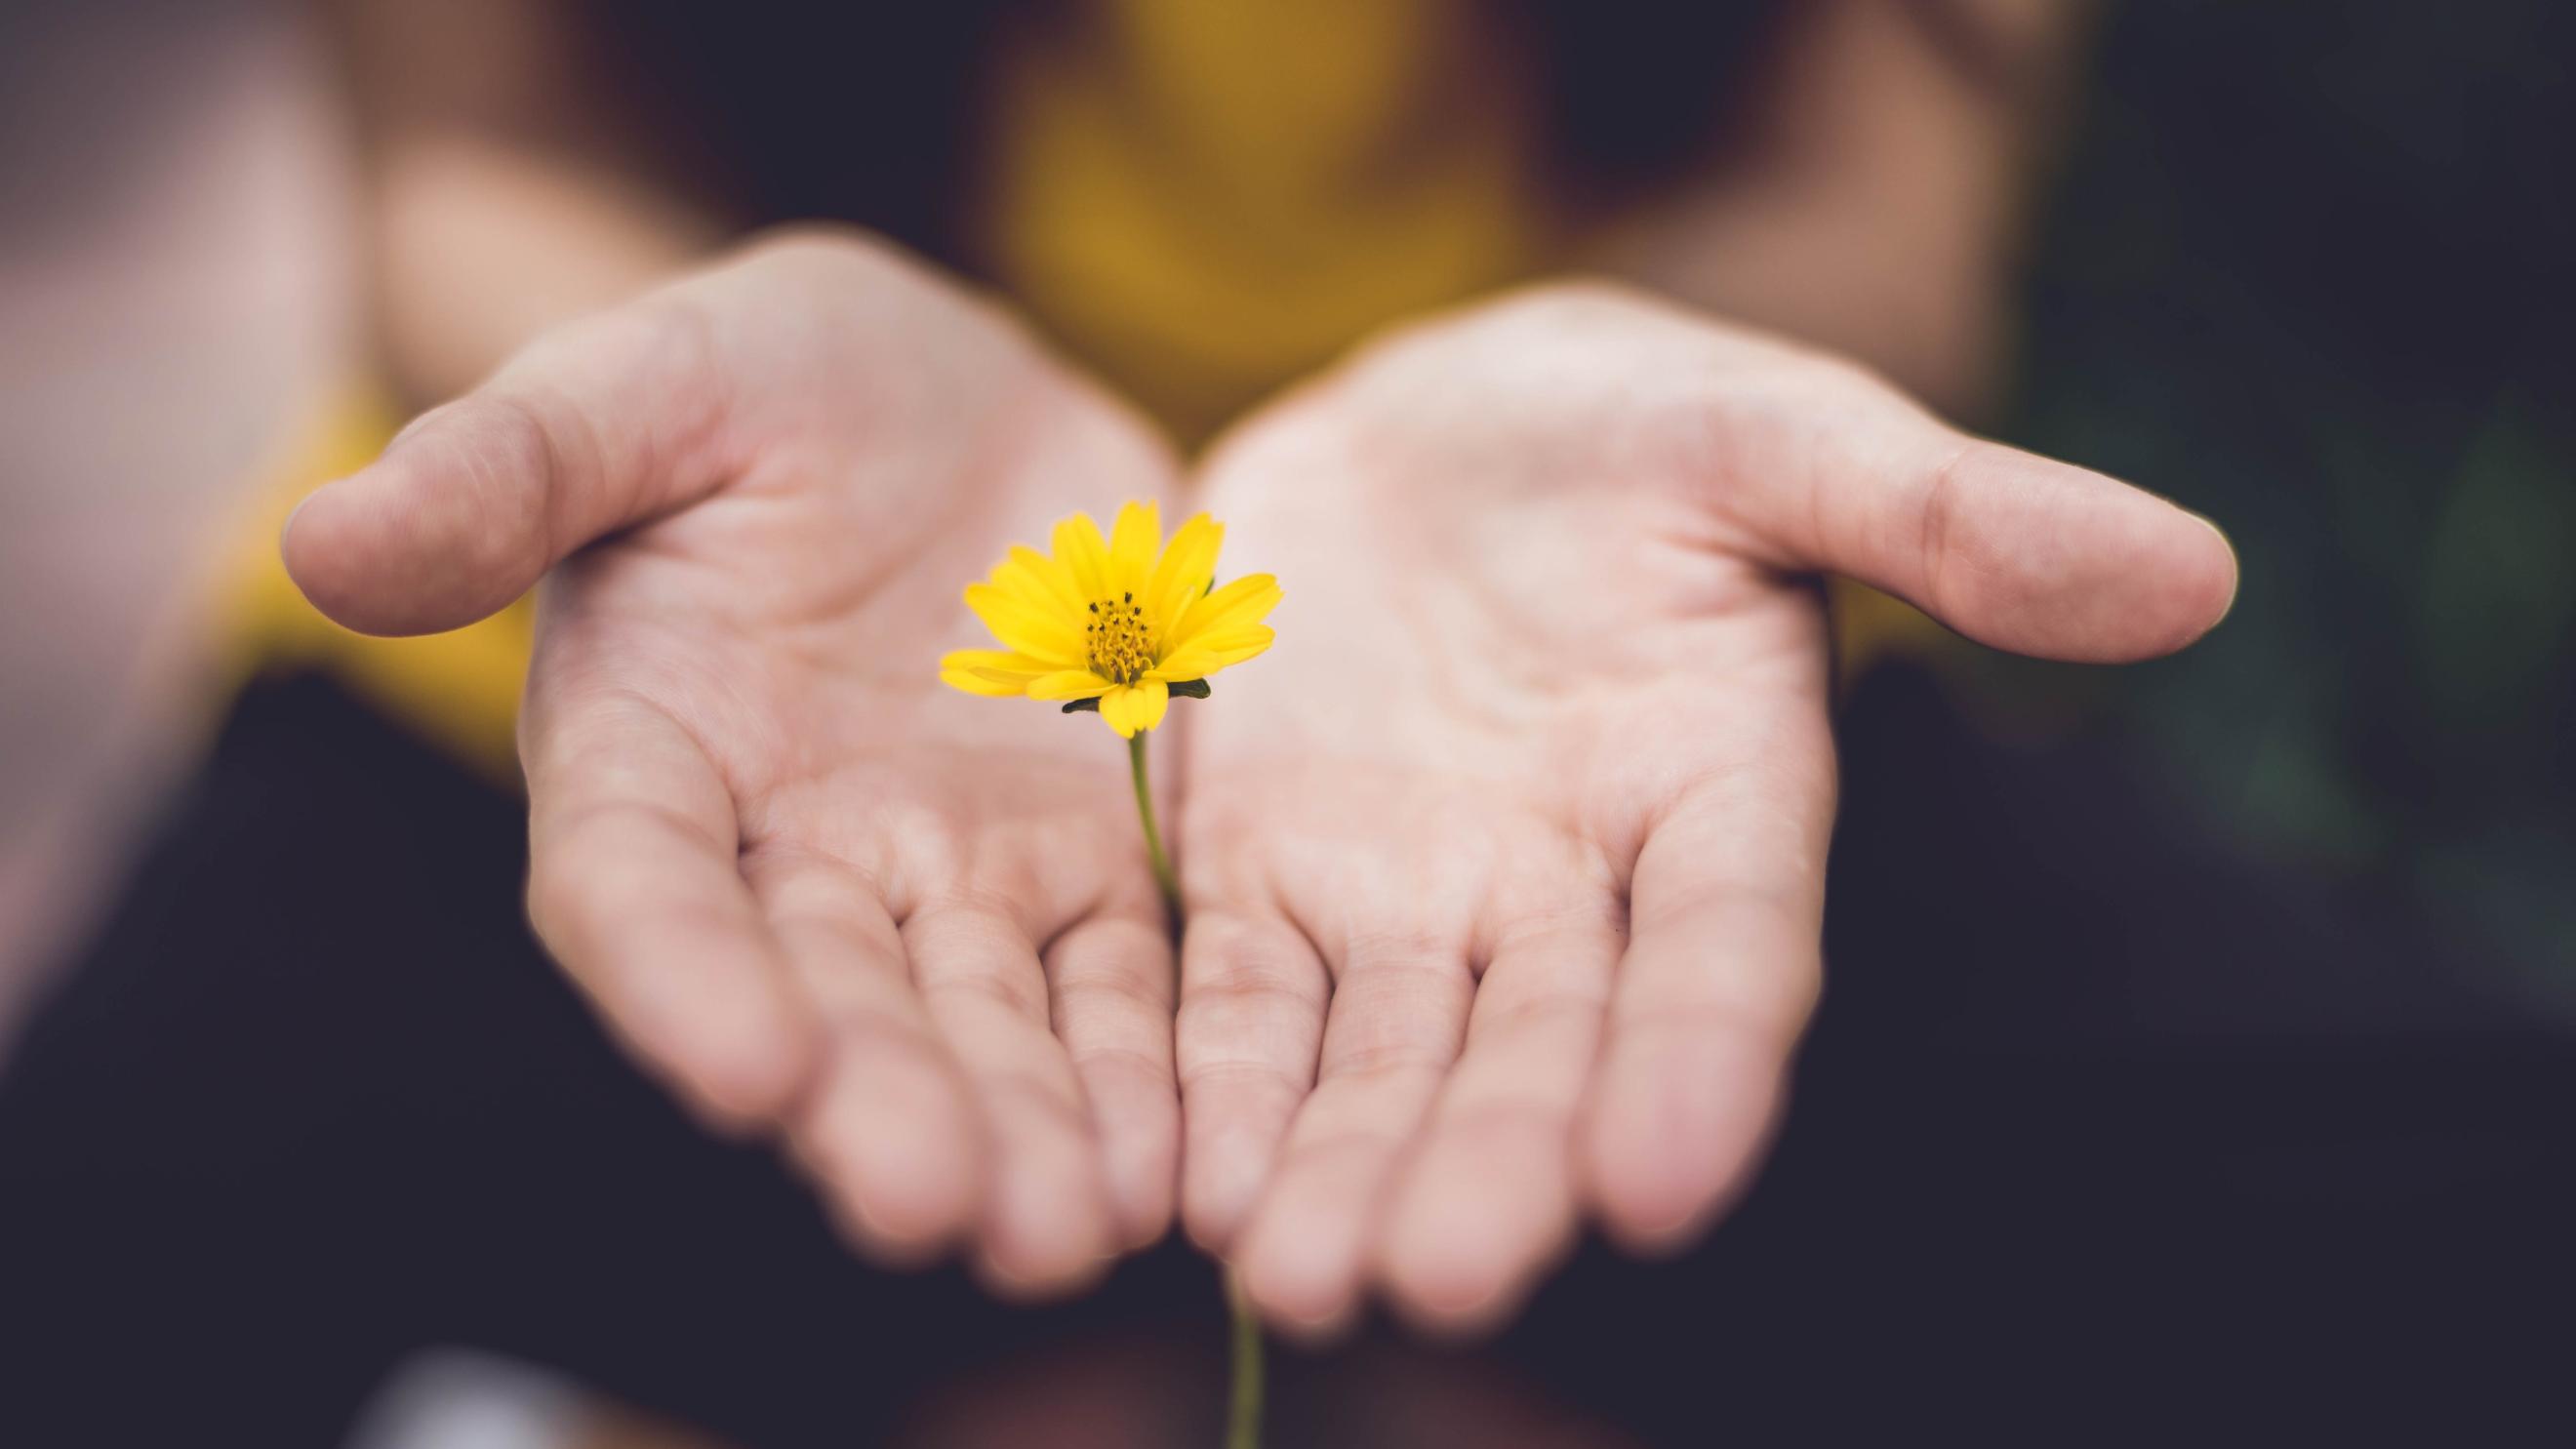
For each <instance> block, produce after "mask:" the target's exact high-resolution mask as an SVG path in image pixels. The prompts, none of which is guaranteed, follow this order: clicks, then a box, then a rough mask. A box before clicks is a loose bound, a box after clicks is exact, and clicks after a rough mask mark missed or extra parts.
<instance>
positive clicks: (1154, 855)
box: [1127, 730, 1181, 924]
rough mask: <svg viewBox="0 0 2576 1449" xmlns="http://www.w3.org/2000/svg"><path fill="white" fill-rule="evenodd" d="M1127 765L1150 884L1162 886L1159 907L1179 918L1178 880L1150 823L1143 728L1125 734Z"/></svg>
mask: <svg viewBox="0 0 2576 1449" xmlns="http://www.w3.org/2000/svg"><path fill="white" fill-rule="evenodd" d="M1127 768H1128V770H1129V772H1130V773H1132V774H1133V775H1135V777H1136V817H1137V818H1138V819H1140V820H1142V821H1144V822H1145V854H1146V856H1147V857H1148V858H1150V859H1151V860H1152V861H1153V863H1154V884H1156V885H1158V886H1161V887H1162V888H1163V908H1164V909H1165V910H1167V911H1169V912H1171V915H1172V920H1173V921H1174V923H1176V924H1177V923H1178V922H1179V921H1180V919H1181V881H1180V877H1178V876H1176V875H1173V874H1172V858H1171V857H1170V856H1168V855H1165V854H1164V853H1163V832H1162V831H1161V830H1160V829H1158V828H1156V827H1155V824H1154V790H1153V787H1152V786H1151V785H1149V784H1147V783H1146V781H1145V731H1143V730H1138V731H1136V733H1134V734H1132V735H1129V736H1128V737H1127Z"/></svg>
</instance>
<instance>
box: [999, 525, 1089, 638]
mask: <svg viewBox="0 0 2576 1449" xmlns="http://www.w3.org/2000/svg"><path fill="white" fill-rule="evenodd" d="M991 583H992V585H993V586H994V587H995V588H997V589H1000V590H1001V591H1002V592H1003V593H1006V594H1008V595H1010V596H1011V597H1012V598H1014V599H1017V600H1019V601H1020V602H1021V603H1023V604H1026V605H1028V606H1029V607H1030V608H1032V609H1035V610H1037V611H1038V612H1039V613H1041V614H1055V615H1061V616H1062V617H1064V618H1067V619H1071V618H1073V617H1074V616H1075V615H1078V614H1080V613H1081V612H1082V600H1081V599H1080V598H1078V597H1076V596H1075V594H1074V592H1073V578H1072V576H1071V575H1070V574H1068V573H1066V572H1065V569H1064V566H1063V565H1061V564H1059V563H1057V562H1056V561H1055V560H1054V559H1051V558H1048V557H1047V556H1046V555H1045V554H1042V553H1040V552H1038V551H1037V550H1036V549H1033V548H1030V547H1028V546H1027V545H1025V544H1022V545H1018V546H1015V547H1013V548H1012V550H1011V556H1010V557H1009V558H1007V559H1004V560H1003V561H1002V562H1000V563H997V564H995V565H993V577H992V579H991ZM1077 627H1079V625H1077Z"/></svg>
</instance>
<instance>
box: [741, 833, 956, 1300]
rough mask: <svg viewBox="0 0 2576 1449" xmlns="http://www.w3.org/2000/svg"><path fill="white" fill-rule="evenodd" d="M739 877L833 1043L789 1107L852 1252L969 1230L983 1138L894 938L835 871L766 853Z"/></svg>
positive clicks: (889, 1256) (905, 1254)
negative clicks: (813, 1081)
mask: <svg viewBox="0 0 2576 1449" xmlns="http://www.w3.org/2000/svg"><path fill="white" fill-rule="evenodd" d="M749 874H750V877H751V881H752V886H753V889H754V890H755V891H756V892H757V894H758V895H759V898H760V901H761V905H762V907H763V909H764V910H765V911H766V912H767V913H768V917H769V923H770V930H771V932H772V934H773V935H774V936H775V937H776V938H777V941H778V943H779V947H780V949H781V950H782V951H783V952H784V953H785V955H786V957H787V960H788V963H789V965H790V967H791V969H792V970H793V971H794V972H795V974H796V976H797V979H798V981H799V982H800V984H801V985H802V986H803V988H804V991H805V995H806V997H807V998H808V999H809V1000H811V1001H812V1002H813V1003H814V1009H815V1012H816V1014H817V1016H818V1017H819V1018H820V1019H821V1023H822V1028H823V1031H824V1033H825V1035H826V1038H827V1040H828V1042H829V1047H830V1050H829V1053H828V1059H827V1062H826V1064H825V1066H824V1068H823V1071H822V1074H821V1081H820V1082H819V1084H818V1085H817V1087H816V1089H815V1091H814V1092H813V1093H812V1094H811V1095H810V1097H809V1099H808V1100H807V1101H806V1102H805V1103H804V1104H803V1106H802V1107H801V1109H800V1110H799V1111H798V1112H797V1113H795V1114H794V1118H793V1125H792V1127H791V1133H790V1135H791V1140H792V1143H793V1145H794V1148H795V1152H796V1155H797V1157H798V1159H799V1160H800V1161H801V1162H802V1163H804V1164H805V1166H806V1167H807V1169H808V1170H809V1171H810V1172H811V1173H812V1174H813V1176H814V1177H815V1178H817V1179H818V1181H819V1182H820V1184H821V1186H822V1187H823V1188H824V1190H825V1192H826V1195H827V1196H828V1197H829V1199H830V1200H831V1202H832V1204H833V1205H834V1207H835V1208H836V1209H837V1211H838V1215H839V1217H840V1219H841V1220H842V1222H843V1223H844V1224H845V1225H846V1226H847V1227H848V1229H849V1231H850V1233H851V1235H852V1236H853V1237H855V1238H856V1239H858V1241H859V1243H860V1245H861V1246H862V1247H863V1248H865V1249H867V1250H869V1251H870V1252H872V1253H873V1254H874V1255H875V1256H877V1257H879V1258H881V1259H885V1260H888V1261H892V1262H897V1263H910V1262H917V1261H921V1260H923V1259H926V1258H929V1257H930V1256H932V1255H933V1254H935V1253H936V1252H937V1251H938V1250H939V1249H940V1248H942V1247H944V1246H946V1245H947V1244H949V1243H951V1242H953V1241H956V1240H958V1239H960V1238H963V1237H965V1236H967V1235H968V1234H969V1233H971V1232H972V1231H973V1229H974V1227H975V1226H976V1224H977V1222H978V1220H979V1217H980V1213H981V1210H982V1202H983V1173H984V1159H985V1157H986V1155H987V1151H988V1144H987V1142H986V1139H985V1133H984V1123H983V1120H982V1117H981V1116H980V1114H979V1113H978V1111H977V1109H976V1107H975V1103H974V1101H973V1099H972V1097H971V1096H970V1095H969V1092H968V1089H967V1085H966V1078H965V1074H964V1072H963V1071H962V1070H961V1069H960V1068H959V1067H958V1065H957V1061H956V1059H955V1058H954V1057H953V1056H951V1055H950V1054H949V1051H948V1048H947V1046H946V1044H945V1043H944V1042H942V1041H941V1040H940V1038H939V1034H938V1032H937V1031H936V1030H935V1029H934V1028H933V1027H932V1025H931V1022H930V1015H929V1012H928V1010H927V1009H926V1008H925V1007H924V1006H923V1004H922V1001H921V997H920V993H919V992H918V991H917V990H916V989H915V988H914V986H913V984H912V976H911V969H910V967H909V966H907V965H906V963H905V961H904V951H903V938H902V936H901V935H900V934H899V933H898V932H897V931H896V930H895V925H894V920H893V918H892V917H890V916H888V915H887V914H886V910H885V907H884V905H883V904H882V902H881V901H880V900H879V898H878V897H877V895H876V894H875V893H874V892H873V891H872V890H870V889H868V887H867V885H866V883H865V882H864V881H863V880H861V879H860V878H859V877H858V876H857V875H856V874H855V873H853V872H851V871H850V870H848V869H847V868H846V867H843V866H840V865H838V864H836V863H833V862H828V861H824V860H820V859H818V858H816V857H812V856H763V857H758V858H755V860H754V861H753V862H752V864H751V866H750V871H749Z"/></svg>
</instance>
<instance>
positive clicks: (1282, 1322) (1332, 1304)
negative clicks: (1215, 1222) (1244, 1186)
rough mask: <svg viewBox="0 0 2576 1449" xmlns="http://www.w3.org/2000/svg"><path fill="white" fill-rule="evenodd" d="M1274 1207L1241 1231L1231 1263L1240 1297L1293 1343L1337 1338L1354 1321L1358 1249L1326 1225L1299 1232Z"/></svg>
mask: <svg viewBox="0 0 2576 1449" xmlns="http://www.w3.org/2000/svg"><path fill="white" fill-rule="evenodd" d="M1273 1206H1275V1205H1266V1206H1265V1208H1264V1211H1263V1212H1262V1213H1261V1214H1260V1215H1259V1216H1258V1217H1256V1218H1254V1219H1253V1221H1252V1222H1251V1223H1250V1224H1249V1225H1247V1226H1246V1227H1245V1229H1244V1230H1243V1233H1242V1241H1241V1245H1240V1247H1239V1249H1238V1250H1237V1252H1236V1254H1235V1256H1234V1258H1233V1262H1234V1265H1235V1269H1236V1271H1237V1273H1238V1274H1239V1276H1240V1281H1241V1282H1242V1284H1243V1293H1244V1296H1245V1297H1246V1298H1247V1299H1249V1300H1250V1301H1251V1303H1252V1305H1253V1306H1254V1308H1256V1309H1257V1310H1259V1312H1260V1314H1261V1316H1262V1318H1263V1320H1264V1321H1266V1322H1268V1323H1270V1324H1271V1325H1272V1326H1273V1327H1275V1328H1278V1329H1279V1330H1280V1331H1281V1332H1283V1333H1286V1334H1288V1335H1290V1336H1292V1337H1295V1338H1297V1339H1300V1340H1303V1341H1307V1342H1324V1341H1327V1340H1330V1339H1332V1338H1335V1337H1338V1336H1339V1335H1340V1334H1341V1333H1342V1332H1343V1331H1344V1330H1346V1329H1347V1328H1348V1327H1349V1325H1350V1323H1351V1320H1352V1319H1353V1318H1354V1317H1355V1316H1356V1315H1357V1310H1358V1306H1359V1296H1360V1288H1361V1276H1360V1275H1361V1262H1360V1251H1359V1245H1358V1243H1357V1242H1356V1241H1348V1242H1346V1241H1344V1235H1343V1234H1341V1233H1339V1232H1336V1231H1334V1230H1333V1229H1332V1225H1331V1224H1330V1223H1308V1224H1305V1225H1302V1226H1301V1225H1299V1224H1297V1223H1295V1222H1293V1221H1291V1220H1290V1216H1289V1215H1285V1214H1282V1213H1280V1212H1277V1211H1274V1210H1272V1208H1273Z"/></svg>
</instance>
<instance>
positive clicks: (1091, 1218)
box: [976, 1137, 1118, 1301]
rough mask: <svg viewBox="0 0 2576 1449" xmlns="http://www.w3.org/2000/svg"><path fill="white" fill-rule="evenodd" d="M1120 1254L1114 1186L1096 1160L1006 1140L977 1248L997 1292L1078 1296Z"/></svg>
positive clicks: (1022, 1296)
mask: <svg viewBox="0 0 2576 1449" xmlns="http://www.w3.org/2000/svg"><path fill="white" fill-rule="evenodd" d="M1117 1255H1118V1238H1117V1230H1116V1227H1115V1224H1114V1223H1113V1221H1112V1214H1111V1209H1110V1205H1109V1202H1108V1193H1107V1189H1106V1187H1105V1186H1104V1185H1103V1184H1102V1183H1101V1181H1100V1180H1099V1178H1098V1177H1097V1176H1096V1175H1095V1174H1094V1173H1093V1172H1092V1171H1091V1164H1090V1163H1089V1162H1087V1161H1082V1160H1076V1159H1073V1158H1070V1157H1061V1156H1058V1155H1056V1154H1053V1153H1051V1152H1049V1151H1048V1150H1047V1149H1046V1148H1045V1147H1044V1146H1042V1145H1040V1144H1038V1143H1035V1142H1033V1141H1030V1140H1028V1139H1027V1138H1025V1137H1024V1138H1023V1139H1022V1140H1021V1141H1019V1142H1017V1143H1006V1144H1003V1145H1002V1147H1001V1151H1000V1153H999V1156H998V1159H997V1165H996V1172H995V1176H994V1181H993V1185H992V1192H991V1195H990V1197H989V1198H988V1200H987V1201H986V1203H985V1208H984V1225H983V1231H982V1236H981V1239H980V1241H979V1243H978V1245H977V1251H976V1263H977V1268H978V1271H979V1272H980V1273H981V1274H982V1276H983V1277H984V1279H985V1282H986V1285H987V1286H988V1287H989V1288H990V1289H991V1290H992V1291H993V1292H994V1293H996V1294H997V1295H999V1296H1002V1297H1005V1298H1009V1299H1012V1300H1014V1301H1039V1300H1045V1299H1050V1298H1058V1297H1063V1296H1066V1295H1068V1294H1072V1293H1076V1292H1079V1291H1081V1290H1082V1289H1084V1288H1086V1287H1088V1286H1089V1285H1091V1284H1092V1283H1094V1282H1097V1281H1098V1280H1099V1278H1100V1276H1101V1274H1102V1273H1103V1272H1104V1271H1106V1268H1107V1265H1108V1264H1109V1263H1110V1262H1111V1261H1113V1260H1114V1259H1115V1258H1116V1257H1117Z"/></svg>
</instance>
